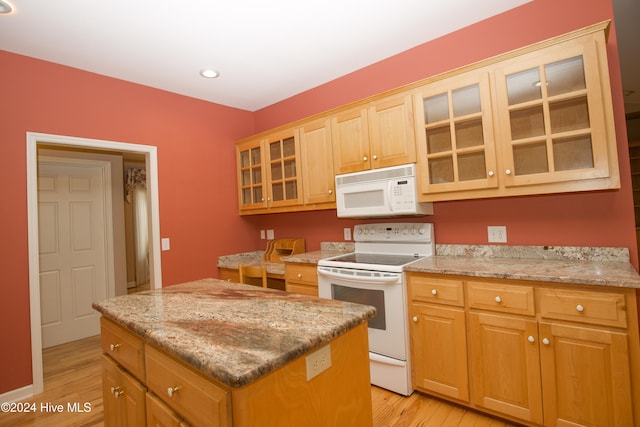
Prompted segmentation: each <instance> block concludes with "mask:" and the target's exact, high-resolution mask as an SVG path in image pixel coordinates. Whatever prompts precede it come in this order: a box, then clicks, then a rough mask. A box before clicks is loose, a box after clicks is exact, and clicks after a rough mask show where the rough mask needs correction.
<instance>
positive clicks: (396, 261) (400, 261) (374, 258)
mask: <svg viewBox="0 0 640 427" xmlns="http://www.w3.org/2000/svg"><path fill="white" fill-rule="evenodd" d="M421 258H424V257H423V256H413V255H388V254H365V253H355V252H354V253H351V254H347V255H341V256H339V257H335V258H331V259H330V260H328V261H339V262H350V263H354V264H374V265H391V266H401V265H405V264H409V263H411V262H414V261H417V260H419V259H421Z"/></svg>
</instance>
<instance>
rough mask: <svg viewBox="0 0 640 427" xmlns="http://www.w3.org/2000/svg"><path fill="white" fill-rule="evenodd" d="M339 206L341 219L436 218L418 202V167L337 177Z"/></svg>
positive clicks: (423, 204) (404, 167)
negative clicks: (427, 216)
mask: <svg viewBox="0 0 640 427" xmlns="http://www.w3.org/2000/svg"><path fill="white" fill-rule="evenodd" d="M336 205H337V210H338V218H377V217H394V216H418V215H430V214H433V204H432V203H420V202H418V188H417V183H416V165H415V164H408V165H402V166H392V167H389V168H381V169H373V170H369V171H363V172H355V173H349V174H344V175H336Z"/></svg>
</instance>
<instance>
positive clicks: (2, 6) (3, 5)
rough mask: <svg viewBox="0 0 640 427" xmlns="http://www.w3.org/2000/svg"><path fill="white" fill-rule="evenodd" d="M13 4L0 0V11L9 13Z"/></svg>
mask: <svg viewBox="0 0 640 427" xmlns="http://www.w3.org/2000/svg"><path fill="white" fill-rule="evenodd" d="M12 11H13V6H11V3H9V2H8V1H6V0H0V13H11V12H12Z"/></svg>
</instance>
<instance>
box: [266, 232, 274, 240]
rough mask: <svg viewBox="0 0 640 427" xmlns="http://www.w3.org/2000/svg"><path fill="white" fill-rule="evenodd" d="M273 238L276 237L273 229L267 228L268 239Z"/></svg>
mask: <svg viewBox="0 0 640 427" xmlns="http://www.w3.org/2000/svg"><path fill="white" fill-rule="evenodd" d="M273 239H275V235H274V233H273V230H267V240H273Z"/></svg>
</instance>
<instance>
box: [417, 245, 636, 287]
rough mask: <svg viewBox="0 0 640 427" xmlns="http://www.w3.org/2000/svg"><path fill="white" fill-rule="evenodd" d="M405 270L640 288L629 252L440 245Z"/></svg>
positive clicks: (570, 248) (591, 249) (590, 249)
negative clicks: (434, 253) (432, 255)
mask: <svg viewBox="0 0 640 427" xmlns="http://www.w3.org/2000/svg"><path fill="white" fill-rule="evenodd" d="M406 271H416V272H422V273H436V274H452V275H453V274H455V275H462V276H472V277H487V278H499V279H515V280H533V281H545V282H556V283H573V284H584V285H599V286H615V287H625V288H640V276H639V275H638V273H637V272H636V271H635V270H634V268H633V266H632V265H631V263H630V262H629V252H628V250H627V249H626V248H587V247H566V246H565V247H553V246H500V245H478V246H472V245H437V249H436V256H434V257H430V258H425V259H423V260H420V261H417V262H415V263H413V264H410V265H409V266H407V268H406Z"/></svg>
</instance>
